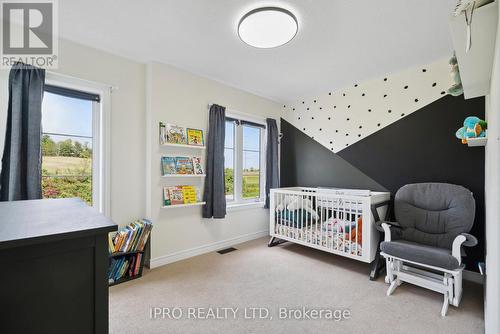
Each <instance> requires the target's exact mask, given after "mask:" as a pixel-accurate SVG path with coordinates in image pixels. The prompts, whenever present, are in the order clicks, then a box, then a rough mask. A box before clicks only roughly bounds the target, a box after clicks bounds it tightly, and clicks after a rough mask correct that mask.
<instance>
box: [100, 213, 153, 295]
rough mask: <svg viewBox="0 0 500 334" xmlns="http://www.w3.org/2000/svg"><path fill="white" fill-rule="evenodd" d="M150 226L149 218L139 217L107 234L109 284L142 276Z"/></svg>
mask: <svg viewBox="0 0 500 334" xmlns="http://www.w3.org/2000/svg"><path fill="white" fill-rule="evenodd" d="M152 228H153V224H152V223H151V222H150V221H149V220H146V219H140V220H137V221H135V222H133V223H131V224H129V225H127V226H125V227H123V228H121V229H120V230H118V231H117V232H113V233H110V234H109V235H108V250H109V271H108V282H109V285H110V286H113V285H116V284H120V283H123V282H126V281H130V280H133V279H136V278H139V277H141V276H142V268H143V267H144V255H145V250H146V249H147V247H148V245H149V236H150V234H151V230H152Z"/></svg>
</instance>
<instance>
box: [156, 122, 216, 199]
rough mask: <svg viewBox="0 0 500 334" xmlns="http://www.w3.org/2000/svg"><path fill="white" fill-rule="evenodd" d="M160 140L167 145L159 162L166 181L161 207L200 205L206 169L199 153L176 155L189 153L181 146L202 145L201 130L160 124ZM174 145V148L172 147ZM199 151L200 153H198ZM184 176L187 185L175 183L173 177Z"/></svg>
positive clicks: (181, 177)
mask: <svg viewBox="0 0 500 334" xmlns="http://www.w3.org/2000/svg"><path fill="white" fill-rule="evenodd" d="M159 143H160V145H161V146H167V147H170V148H171V150H170V151H169V154H164V155H162V157H161V161H160V174H161V177H162V178H163V179H164V180H165V181H167V180H170V181H171V182H169V183H166V185H165V186H164V187H163V189H162V206H161V207H162V208H181V207H191V206H199V205H203V204H204V203H203V202H202V201H201V190H200V188H201V187H202V186H203V184H202V183H203V182H200V180H202V179H203V178H204V177H205V176H206V175H205V168H204V163H203V160H202V157H201V155H200V154H194V155H193V154H178V153H179V152H184V153H185V152H188V151H186V150H184V148H199V149H204V148H205V146H204V145H205V138H204V131H203V130H200V129H193V128H184V127H181V126H178V125H173V124H168V123H163V122H160V123H159ZM174 148H175V150H174ZM191 153H192V152H191ZM200 153H201V152H200ZM179 179H186V180H191V181H188V183H190V184H176V183H174V182H172V181H173V180H179Z"/></svg>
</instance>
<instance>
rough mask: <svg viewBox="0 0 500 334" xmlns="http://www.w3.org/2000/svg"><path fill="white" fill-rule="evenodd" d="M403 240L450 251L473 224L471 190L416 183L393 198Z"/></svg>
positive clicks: (440, 184)
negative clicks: (459, 236)
mask: <svg viewBox="0 0 500 334" xmlns="http://www.w3.org/2000/svg"><path fill="white" fill-rule="evenodd" d="M394 210H395V215H396V221H397V222H398V223H399V225H400V226H401V232H400V239H401V240H405V241H410V242H415V243H417V244H421V245H427V246H432V247H438V248H444V249H446V250H450V251H451V248H452V247H451V246H452V244H453V240H454V239H455V237H456V236H457V235H459V234H461V233H467V232H469V231H470V229H471V228H472V225H473V223H474V214H475V210H476V204H475V201H474V198H473V197H472V193H471V191H470V190H468V189H466V188H464V187H462V186H458V185H454V184H447V183H417V184H408V185H406V186H403V187H402V188H400V189H399V190H398V191H397V193H396V196H395V198H394Z"/></svg>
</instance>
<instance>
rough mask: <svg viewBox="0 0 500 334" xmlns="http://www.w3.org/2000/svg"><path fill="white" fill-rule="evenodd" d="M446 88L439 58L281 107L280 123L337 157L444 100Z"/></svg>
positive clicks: (444, 69)
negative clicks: (317, 143) (306, 136)
mask: <svg viewBox="0 0 500 334" xmlns="http://www.w3.org/2000/svg"><path fill="white" fill-rule="evenodd" d="M451 84H452V82H451V77H450V67H449V65H448V59H445V58H443V59H440V60H437V61H435V62H433V63H431V64H427V65H423V66H419V67H415V68H411V69H407V70H404V71H400V72H397V73H393V74H387V75H386V76H383V77H380V78H376V79H370V80H366V81H361V82H357V83H353V84H352V85H351V86H349V87H345V88H343V89H338V90H336V91H331V92H324V93H322V94H319V95H317V96H313V97H308V98H301V99H299V100H297V101H294V102H291V103H287V104H284V105H283V111H284V112H283V118H284V119H285V120H286V121H287V122H289V123H291V124H292V125H294V126H295V127H296V128H298V129H299V130H301V131H303V132H304V133H305V134H307V135H308V136H310V137H311V138H313V139H314V140H316V141H317V142H319V143H320V144H322V145H323V146H325V147H327V148H328V149H329V150H331V151H333V152H335V153H336V152H339V151H341V150H342V149H344V148H346V147H348V146H349V145H352V144H354V143H356V142H357V141H359V140H362V139H363V138H366V137H367V136H369V135H371V134H373V133H375V132H377V131H379V130H381V129H382V128H384V127H386V126H388V125H390V124H392V123H394V122H397V121H398V120H400V119H402V118H403V117H405V116H408V115H409V114H411V113H413V112H416V111H417V110H419V109H420V108H422V107H424V106H426V105H428V104H429V103H432V102H434V101H436V100H437V99H439V98H441V97H443V95H445V94H446V90H447V89H448V88H449V87H450V86H451ZM425 131H426V129H422V136H425ZM395 140H397V138H395Z"/></svg>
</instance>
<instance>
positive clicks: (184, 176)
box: [161, 174, 207, 178]
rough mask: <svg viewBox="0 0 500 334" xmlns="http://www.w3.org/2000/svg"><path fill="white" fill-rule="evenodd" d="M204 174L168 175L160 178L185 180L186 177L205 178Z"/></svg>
mask: <svg viewBox="0 0 500 334" xmlns="http://www.w3.org/2000/svg"><path fill="white" fill-rule="evenodd" d="M205 176H207V175H206V174H170V175H162V176H161V177H165V178H187V177H205Z"/></svg>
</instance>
